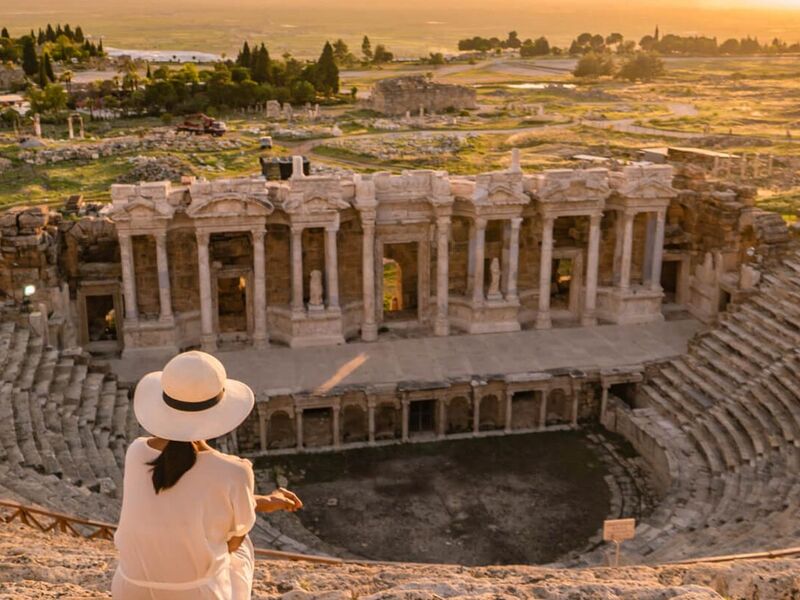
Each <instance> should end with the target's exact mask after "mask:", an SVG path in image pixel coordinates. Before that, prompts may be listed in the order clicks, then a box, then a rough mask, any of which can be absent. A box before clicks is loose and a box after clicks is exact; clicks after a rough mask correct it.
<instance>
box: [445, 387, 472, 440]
mask: <svg viewBox="0 0 800 600" xmlns="http://www.w3.org/2000/svg"><path fill="white" fill-rule="evenodd" d="M471 430H472V415H471V414H470V402H469V399H468V398H465V397H464V396H458V397H456V398H453V399H451V400H450V402H449V403H448V405H447V433H467V432H468V431H471Z"/></svg>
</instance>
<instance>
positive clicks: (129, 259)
mask: <svg viewBox="0 0 800 600" xmlns="http://www.w3.org/2000/svg"><path fill="white" fill-rule="evenodd" d="M119 255H120V262H121V263H122V287H123V293H124V295H125V319H127V320H128V321H138V320H139V308H138V302H137V300H136V271H135V269H134V264H133V248H132V244H131V234H130V233H122V232H120V234H119Z"/></svg>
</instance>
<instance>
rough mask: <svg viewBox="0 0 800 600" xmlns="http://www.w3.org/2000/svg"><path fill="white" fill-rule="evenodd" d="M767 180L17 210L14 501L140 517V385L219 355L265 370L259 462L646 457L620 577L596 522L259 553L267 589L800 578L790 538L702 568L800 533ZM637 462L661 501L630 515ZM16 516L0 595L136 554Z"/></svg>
mask: <svg viewBox="0 0 800 600" xmlns="http://www.w3.org/2000/svg"><path fill="white" fill-rule="evenodd" d="M298 172H299V170H298ZM754 195H755V190H754V189H752V188H747V187H742V186H735V185H732V184H730V183H728V182H726V181H722V180H717V179H706V178H705V176H704V175H703V174H702V173H700V171H696V170H694V169H692V167H691V166H690V165H682V166H681V168H680V170H679V171H676V172H673V170H672V167H670V166H664V165H659V166H655V165H647V164H636V165H629V166H626V167H622V168H621V169H619V170H615V171H607V170H604V169H588V170H576V171H566V170H561V171H545V172H543V173H538V174H527V173H524V172H522V170H521V169H519V167H518V164H517V163H516V161H512V166H511V168H510V169H509V170H508V171H503V172H497V173H486V174H481V175H478V176H475V177H455V176H450V175H448V174H447V173H444V172H438V171H409V172H404V173H402V174H400V175H390V174H388V173H385V174H384V173H378V174H372V175H358V174H349V175H326V176H313V177H306V176H295V177H294V178H292V179H290V180H288V181H283V182H267V181H265V180H263V179H240V180H223V181H215V182H206V181H193V180H192V181H186V182H184V183H182V184H181V185H175V184H169V183H159V184H144V183H143V184H140V185H132V186H115V187H114V189H112V199H113V201H112V203H111V204H110V205H107V206H102V207H100V206H95V207H84V208H83V209H81V210H80V211H76V210H75V207H69V206H67V207H65V208H64V209H63V210H61V211H55V210H52V209H47V208H44V207H34V208H15V209H12V210H10V211H8V212H6V213H5V214H3V215H2V216H0V235H1V236H2V237H1V238H0V289H1V290H2V293H3V294H4V296H5V303H4V305H3V308H2V324H1V325H0V362H2V364H3V369H2V382H1V383H0V498H2V499H4V500H8V501H12V502H19V503H22V504H24V505H29V506H35V507H39V508H43V509H47V510H51V511H55V512H59V513H66V514H69V515H75V516H79V517H83V518H85V519H92V520H96V521H104V522H108V523H112V524H113V523H115V522H116V518H117V515H118V511H119V503H120V498H121V493H122V490H121V480H122V473H121V467H122V464H123V457H124V453H125V449H126V447H127V445H128V443H129V442H130V441H131V440H133V439H134V438H135V437H137V436H139V435H140V434H141V432H140V430H139V427H138V425H137V423H136V421H135V419H134V416H133V411H132V410H131V406H130V397H131V389H132V385H133V384H134V383H135V381H136V378H137V377H138V376H140V375H141V374H142V373H143V372H145V371H147V370H148V369H150V368H155V367H158V366H160V364H163V360H164V358H165V357H167V356H169V355H171V354H173V353H174V352H176V351H179V350H184V349H187V348H195V347H198V348H204V349H207V350H209V351H213V352H216V353H218V355H219V356H220V357H221V359H222V360H223V361H224V362H225V363H226V364H228V365H229V366H230V372H231V373H232V374H235V375H236V376H239V377H241V378H243V379H244V380H245V381H248V382H249V383H251V385H252V386H253V387H254V389H255V391H256V393H257V410H255V411H254V412H253V414H252V415H251V417H250V419H249V420H248V421H247V422H245V424H243V426H242V427H241V428H240V429H239V430H237V431H236V432H234V433H233V434H232V435H230V436H228V437H226V438H225V439H221V440H217V441H216V443H217V444H218V445H219V446H220V447H222V448H223V449H229V450H231V451H234V452H238V453H240V454H242V455H245V456H249V457H251V458H253V459H254V460H255V461H256V464H257V465H258V464H259V461H262V462H263V461H270V460H273V459H277V458H279V457H284V456H289V455H301V456H302V455H309V456H310V455H316V454H320V455H322V454H325V453H334V452H340V451H345V450H347V451H350V452H361V451H364V452H366V451H368V450H370V449H373V448H387V449H389V450H391V448H392V447H394V446H397V447H403V445H404V444H412V443H434V442H435V443H438V444H447V443H452V441H453V440H469V439H488V440H490V441H491V440H493V439H496V440H497V442H498V443H500V441H501V439H502V438H503V437H505V436H514V435H522V434H526V435H534V434H539V433H547V434H548V435H551V434H558V432H566V431H570V432H582V431H586V432H587V433H588V435H589V436H590V437H592V438H594V439H595V440H600V441H599V442H598V443H599V444H600V445H603V444H604V443H605V442H604V441H603V440H604V439H605V436H611V437H614V438H615V439H616V438H619V439H624V440H626V441H627V443H629V444H630V446H631V447H632V448H633V449H635V452H634V453H633V454H635V456H628V457H625V456H620V457H618V458H619V460H620V464H622V465H623V466H624V467H625V468H621V469H617V471H618V472H617V473H616V474H615V472H612V476H611V477H609V478H608V485H609V488H611V489H610V494H611V496H612V498H613V499H614V500H612V502H611V514H610V515H609V516H610V517H625V516H636V517H637V520H638V524H637V528H636V537H635V539H633V540H631V541H629V542H626V543H625V546H624V562H625V563H626V564H627V565H629V566H625V567H622V568H619V569H609V568H604V567H602V565H603V564H604V562H605V558H606V557H605V550H606V548H605V547H603V546H602V545H601V544H600V537H599V533H598V535H596V536H595V538H593V539H592V540H587V542H588V543H587V544H586V545H585V547H584V548H583V549H581V550H576V551H573V552H570V553H568V554H567V555H564V556H562V557H560V558H559V560H558V561H556V562H555V563H554V564H551V565H548V566H543V567H534V566H491V565H487V566H478V567H464V566H458V565H419V564H413V563H399V562H398V563H391V564H390V563H370V561H369V560H367V559H369V558H370V557H368V556H366V557H353V556H350V555H347V554H343V555H342V556H341V557H336V556H334V557H333V558H332V559H331V560H330V561H329V562H330V563H331V564H324V565H319V564H313V563H283V562H281V563H276V562H269V563H267V562H262V563H261V564H260V566H259V573H258V575H257V578H256V584H255V590H254V597H258V598H284V599H286V600H290V599H292V600H293V599H306V598H307V599H311V598H325V599H327V600H333V599H338V598H342V599H344V598H348V599H349V598H363V599H367V598H369V599H370V600H378V599H387V600H388V599H401V598H403V599H411V598H414V599H417V598H419V599H431V600H433V599H434V598H554V599H555V598H608V599H613V598H652V599H654V600H655V599H656V598H659V599H660V598H682V599H683V600H690V599H694V600H700V599H705V598H709V599H710V598H742V599H756V598H759V599H766V598H771V599H772V598H774V599H782V598H786V599H789V598H797V597H800V581H799V578H798V568H797V563H796V561H795V560H794V559H792V558H791V556H792V553H791V552H790V553H788V555H787V557H784V558H773V559H771V560H767V559H766V558H764V557H763V556H762V557H760V559H759V560H755V559H754V560H744V559H739V560H735V561H732V562H729V561H725V562H720V563H719V564H717V563H715V562H702V561H700V560H699V559H702V558H703V557H714V556H719V555H730V554H739V553H750V552H757V551H770V550H775V551H777V550H781V549H786V548H792V547H795V546H800V526H798V524H797V523H798V518H800V477H799V476H798V475H800V461H799V459H800V454H799V453H798V446H799V445H800V368H799V367H800V352H798V348H800V250H798V248H797V247H796V245H795V244H794V243H793V241H792V240H791V238H790V235H789V232H788V229H787V228H786V227H785V225H784V224H783V221H782V220H781V219H780V218H779V217H777V216H776V215H773V214H771V213H766V212H763V211H761V210H759V209H758V208H756V207H755V205H754ZM432 282H433V283H432ZM565 434H566V433H565ZM442 447H444V446H442ZM610 452H613V449H612V450H610ZM637 474H640V475H641V479H642V480H646V481H645V483H646V486H647V487H648V488H649V489H650V495H651V496H652V499H653V502H652V506H648V507H647V508H646V510H638V511H636V512H635V513H634V512H632V510H633V509H632V508H631V503H630V502H626V501H625V500H626V498H630V497H632V496H634V497H635V496H636V494H637V492H636V491H635V490H634V491H631V490H632V489H633V488H636V487H637V484H639V483H642V482H639V481H637ZM567 475H568V474H565V476H567ZM642 485H645V484H642ZM262 491H265V490H262ZM17 522H18V520H16V521H14V522H12V523H9V524H7V525H4V526H3V527H2V528H0V545H1V546H2V557H3V559H2V560H3V568H2V569H1V570H0V581H2V582H3V588H4V590H8V595H7V596H4V595H3V594H5V593H6V592H5V591H4V592H0V596H2V597H9V598H11V597H13V598H19V597H30V598H44V597H76V598H77V597H104V596H106V597H107V596H108V592H107V590H108V584H109V581H110V575H111V573H112V571H113V564H114V553H113V547H112V546H111V545H110V544H108V543H107V542H104V541H101V540H92V541H77V540H76V539H74V538H71V537H68V536H52V535H50V534H44V533H36V532H33V531H32V530H30V529H22V528H20V527H19V526H18V525H17V524H16V523H17ZM601 525H602V523H597V527H598V528H599V527H600V526H601ZM292 531H298V529H297V526H296V524H295V529H287V528H286V527H284V524H282V523H281V522H280V521H277V520H275V521H273V520H267V519H263V518H262V519H260V520H259V522H258V523H257V525H256V528H255V530H254V531H253V533H252V536H253V538H254V540H255V542H256V545H257V546H260V547H261V548H265V549H273V550H279V551H288V552H293V553H319V552H320V551H321V550H320V549H321V548H323V549H330V548H331V547H330V546H329V545H328V546H325V545H319V546H317V545H315V544H314V543H313V537H314V536H313V535H311V534H310V533H308V534H307V535H305V534H304V535H299V536H298V535H292ZM309 540H311V541H309ZM334 550H335V549H334ZM329 554H335V551H332V552H329ZM342 559H345V560H342ZM687 559H688V560H689V563H688V564H677V561H683V560H687ZM670 563H672V564H670ZM634 565H638V566H634Z"/></svg>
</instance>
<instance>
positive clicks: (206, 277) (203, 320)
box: [197, 231, 217, 352]
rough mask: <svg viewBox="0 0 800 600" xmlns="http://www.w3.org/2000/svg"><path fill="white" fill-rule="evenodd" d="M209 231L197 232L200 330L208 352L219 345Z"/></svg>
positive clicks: (204, 346)
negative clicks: (212, 296) (215, 321)
mask: <svg viewBox="0 0 800 600" xmlns="http://www.w3.org/2000/svg"><path fill="white" fill-rule="evenodd" d="M210 238H211V235H210V234H209V233H206V232H203V231H198V232H197V264H198V267H199V269H200V332H201V334H202V335H201V337H202V343H203V349H204V350H206V351H207V352H210V351H213V350H215V349H216V347H217V338H216V336H215V335H214V316H213V308H214V304H213V301H212V298H211V262H210V260H209V255H208V243H209V240H210Z"/></svg>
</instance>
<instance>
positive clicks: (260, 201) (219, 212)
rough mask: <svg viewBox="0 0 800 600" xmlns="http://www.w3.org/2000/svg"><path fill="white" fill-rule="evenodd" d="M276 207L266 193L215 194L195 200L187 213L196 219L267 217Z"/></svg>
mask: <svg viewBox="0 0 800 600" xmlns="http://www.w3.org/2000/svg"><path fill="white" fill-rule="evenodd" d="M274 210H275V207H274V206H273V205H272V203H271V202H270V201H269V199H268V198H267V195H266V194H259V195H258V196H255V195H251V194H242V193H220V194H213V195H210V196H207V197H205V198H202V199H201V200H194V199H193V201H192V203H191V204H190V205H189V207H188V208H187V209H186V214H187V215H188V216H190V217H192V218H195V219H203V218H206V219H208V218H221V217H222V218H226V217H227V218H230V217H266V216H269V215H271V214H272V212H273V211H274Z"/></svg>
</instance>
